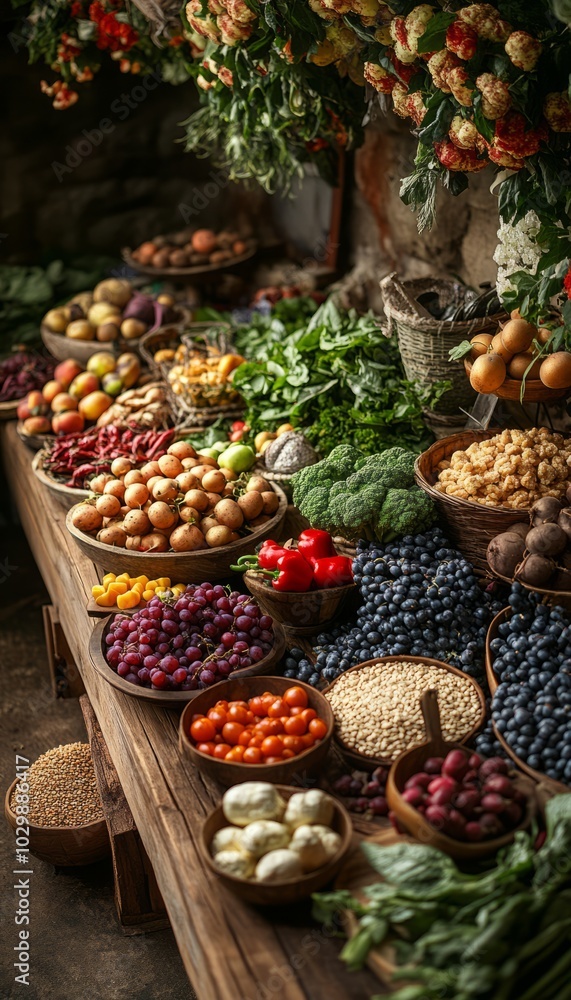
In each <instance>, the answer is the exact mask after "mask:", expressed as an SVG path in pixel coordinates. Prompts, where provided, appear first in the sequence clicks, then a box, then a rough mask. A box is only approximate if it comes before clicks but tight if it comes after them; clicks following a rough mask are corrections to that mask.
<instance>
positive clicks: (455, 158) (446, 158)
mask: <svg viewBox="0 0 571 1000" xmlns="http://www.w3.org/2000/svg"><path fill="white" fill-rule="evenodd" d="M434 149H435V150H436V155H437V157H438V159H439V160H440V163H441V164H442V166H443V167H446V169H447V170H461V171H466V173H476V172H477V171H478V170H483V169H484V167H485V166H487V163H488V160H487V159H486V158H485V157H484V158H480V157H479V156H478V155H477V154H476V151H475V150H473V149H459V148H458V146H455V145H454V143H453V142H451V141H450V139H442V141H441V142H435V143H434Z"/></svg>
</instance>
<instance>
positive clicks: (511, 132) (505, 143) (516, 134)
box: [492, 111, 548, 158]
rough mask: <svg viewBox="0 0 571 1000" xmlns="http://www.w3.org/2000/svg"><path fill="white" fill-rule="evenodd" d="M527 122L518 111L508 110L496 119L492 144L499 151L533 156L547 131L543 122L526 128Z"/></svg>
mask: <svg viewBox="0 0 571 1000" xmlns="http://www.w3.org/2000/svg"><path fill="white" fill-rule="evenodd" d="M527 124H528V123H527V121H526V119H525V118H524V116H523V115H522V114H520V113H519V111H509V112H508V114H507V115H504V117H503V118H498V120H497V121H496V127H495V131H494V138H493V141H492V145H493V146H494V148H495V149H497V150H499V151H500V152H502V153H511V155H512V156H515V157H517V158H521V157H524V156H533V155H534V154H535V153H537V152H538V151H539V147H540V146H541V143H542V142H544V141H545V140H546V139H547V135H548V133H547V128H546V126H545V125H544V124H542V125H538V126H537V128H527V127H526V126H527Z"/></svg>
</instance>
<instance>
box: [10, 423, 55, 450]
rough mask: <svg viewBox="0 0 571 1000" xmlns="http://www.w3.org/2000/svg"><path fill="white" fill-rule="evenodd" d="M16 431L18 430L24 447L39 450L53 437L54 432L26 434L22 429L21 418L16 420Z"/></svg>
mask: <svg viewBox="0 0 571 1000" xmlns="http://www.w3.org/2000/svg"><path fill="white" fill-rule="evenodd" d="M16 431H17V432H18V437H19V438H20V441H23V442H24V444H25V445H26V447H27V448H30V449H31V450H32V451H41V449H42V448H45V446H46V445H47V444H49V443H50V441H53V440H54V439H55V435H54V434H47V433H46V434H27V433H26V431H25V430H24V421H23V420H18V423H17V424H16Z"/></svg>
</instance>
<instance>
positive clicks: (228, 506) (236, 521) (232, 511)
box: [214, 498, 244, 531]
mask: <svg viewBox="0 0 571 1000" xmlns="http://www.w3.org/2000/svg"><path fill="white" fill-rule="evenodd" d="M214 516H215V518H216V520H217V521H218V523H219V524H224V525H226V527H228V528H230V529H231V530H232V531H235V530H236V528H241V527H242V525H243V523H244V515H243V513H242V511H241V509H240V507H239V506H238V504H237V503H236V501H235V500H230V499H229V498H228V499H226V500H221V501H220V503H217V504H216V506H215V508H214Z"/></svg>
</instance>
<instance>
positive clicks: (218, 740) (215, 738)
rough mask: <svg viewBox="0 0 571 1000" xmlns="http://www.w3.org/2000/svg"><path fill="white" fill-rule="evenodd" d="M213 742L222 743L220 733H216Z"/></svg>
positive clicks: (222, 738) (222, 739)
mask: <svg viewBox="0 0 571 1000" xmlns="http://www.w3.org/2000/svg"><path fill="white" fill-rule="evenodd" d="M214 742H215V743H224V737H223V735H222V733H216V736H215V737H214Z"/></svg>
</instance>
